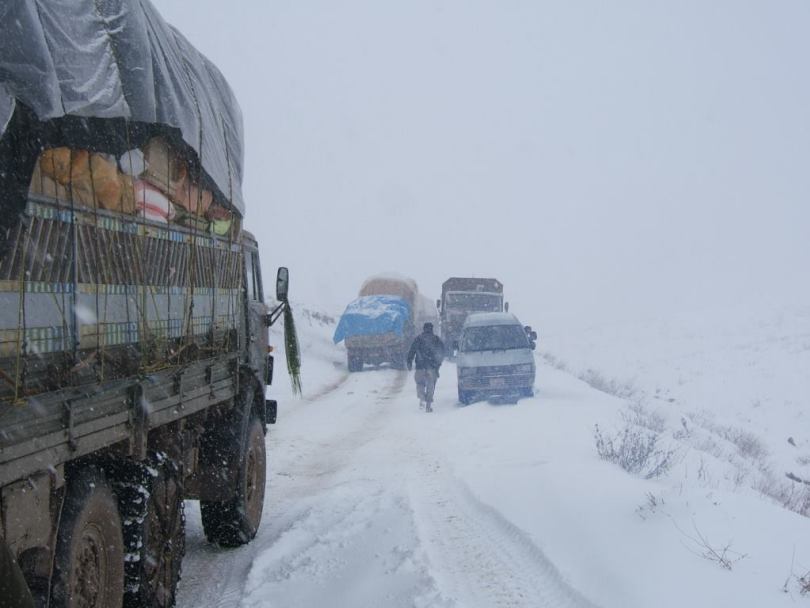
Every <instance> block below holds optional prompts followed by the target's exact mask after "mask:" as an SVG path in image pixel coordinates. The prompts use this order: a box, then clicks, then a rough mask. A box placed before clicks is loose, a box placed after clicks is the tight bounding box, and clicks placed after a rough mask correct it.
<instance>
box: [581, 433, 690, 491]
mask: <svg viewBox="0 0 810 608" xmlns="http://www.w3.org/2000/svg"><path fill="white" fill-rule="evenodd" d="M594 429H595V430H594V440H595V442H596V452H597V453H598V454H599V457H600V458H601V459H602V460H607V461H608V462H612V463H614V464H617V465H619V466H620V467H621V468H623V469H624V470H625V471H627V472H628V473H632V474H634V475H641V476H642V477H644V479H653V478H655V477H661V476H662V475H664V474H665V473H667V472H668V471H669V469H670V468H671V467H672V465H673V464H674V460H675V455H676V453H677V450H675V449H661V448H659V447H658V439H659V435H658V434H657V433H653V432H649V431H647V430H642V429H640V428H638V427H635V426H633V425H630V424H628V425H627V426H625V428H624V430H623V431H620V432H619V433H617V434H616V436H615V437H606V436H604V435H603V434H602V431H600V430H599V425H598V424H597V425H595V427H594Z"/></svg>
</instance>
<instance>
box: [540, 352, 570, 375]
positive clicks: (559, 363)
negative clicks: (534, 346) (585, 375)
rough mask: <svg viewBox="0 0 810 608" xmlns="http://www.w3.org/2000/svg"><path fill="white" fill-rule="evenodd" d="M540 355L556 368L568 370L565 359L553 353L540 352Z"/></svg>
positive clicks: (563, 370) (562, 370)
mask: <svg viewBox="0 0 810 608" xmlns="http://www.w3.org/2000/svg"><path fill="white" fill-rule="evenodd" d="M540 356H541V357H543V360H544V361H545V362H546V363H548V364H549V365H550V366H551V367H553V368H554V369H558V370H560V371H561V372H567V371H568V366H567V365H566V364H565V361H562V360H561V359H559V358H557V357H555V356H554V355H552V354H551V353H540Z"/></svg>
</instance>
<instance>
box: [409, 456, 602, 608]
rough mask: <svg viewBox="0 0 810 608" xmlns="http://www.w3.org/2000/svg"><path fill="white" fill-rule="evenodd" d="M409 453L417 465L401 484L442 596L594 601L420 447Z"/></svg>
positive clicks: (530, 605)
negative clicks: (405, 483)
mask: <svg viewBox="0 0 810 608" xmlns="http://www.w3.org/2000/svg"><path fill="white" fill-rule="evenodd" d="M413 457H414V458H416V459H417V460H419V461H420V462H421V470H422V472H423V473H422V474H421V475H420V476H419V477H417V478H416V479H415V480H414V481H412V483H411V489H410V491H409V495H410V497H411V501H412V505H411V506H412V509H413V510H414V520H415V521H416V522H417V527H418V528H419V536H420V539H421V541H422V549H423V551H424V552H425V553H426V555H427V561H428V562H429V563H430V564H431V574H432V576H433V578H434V579H435V580H436V583H437V586H438V588H439V589H440V590H441V591H442V593H443V594H444V595H445V596H447V597H451V598H453V599H455V600H456V601H458V602H459V605H461V606H482V607H486V608H535V607H543V608H596V604H594V603H592V602H591V601H590V600H588V599H587V598H585V597H584V596H583V595H582V594H581V593H579V592H578V591H577V590H576V589H574V588H573V587H571V586H570V585H569V584H568V583H567V582H566V581H565V579H564V578H563V576H562V575H561V574H560V572H559V571H558V570H557V568H556V567H555V566H554V564H553V563H552V562H551V560H549V559H548V557H546V555H545V554H544V553H543V551H542V550H541V549H540V548H539V547H538V546H537V545H536V544H535V543H534V541H533V540H532V539H531V537H530V536H529V535H528V534H526V533H525V532H524V531H523V530H521V529H520V528H518V527H517V526H516V525H514V524H513V523H512V522H510V521H509V520H507V519H506V518H505V517H504V516H503V515H502V514H501V513H500V512H498V511H497V510H496V509H494V508H492V507H490V506H489V505H486V504H484V503H483V502H481V501H480V500H479V499H478V498H477V497H476V496H475V495H474V494H473V493H472V491H471V490H470V489H469V488H468V487H467V485H466V484H464V483H463V482H462V481H460V480H458V479H457V478H455V477H453V476H452V475H451V474H450V473H448V472H445V471H444V469H443V466H442V465H441V464H437V463H436V462H435V461H430V462H429V461H428V458H427V454H426V453H425V452H421V453H414V454H413Z"/></svg>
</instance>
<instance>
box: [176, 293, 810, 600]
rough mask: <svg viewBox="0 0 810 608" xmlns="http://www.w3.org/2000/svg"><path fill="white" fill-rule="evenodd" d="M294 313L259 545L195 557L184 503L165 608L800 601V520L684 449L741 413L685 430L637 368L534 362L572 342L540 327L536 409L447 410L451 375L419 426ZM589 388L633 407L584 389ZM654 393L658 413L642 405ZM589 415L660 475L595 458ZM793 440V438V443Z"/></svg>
mask: <svg viewBox="0 0 810 608" xmlns="http://www.w3.org/2000/svg"><path fill="white" fill-rule="evenodd" d="M299 310H301V312H299V313H298V320H299V331H300V335H301V342H302V347H303V350H304V362H303V368H302V373H303V379H304V398H303V399H301V400H293V399H291V398H289V397H288V396H287V395H286V393H287V392H288V390H289V389H288V388H287V385H288V382H287V381H286V379H285V378H284V374H283V366H279V367H280V368H281V369H279V370H278V372H277V380H276V386H275V387H274V388H273V390H272V393H273V394H274V395H275V396H277V397H278V398H279V399H280V410H279V422H278V424H277V425H276V426H275V427H271V429H270V432H269V434H268V448H269V455H270V466H271V474H270V478H269V482H268V484H269V485H268V494H267V496H268V498H267V504H266V507H265V508H266V510H265V518H264V522H263V525H262V527H261V529H260V531H259V535H258V537H257V539H256V540H255V541H254V542H253V543H252V544H251V545H249V546H247V547H244V548H242V549H239V550H236V551H225V550H219V549H216V548H212V547H209V546H208V545H206V544H205V542H204V540H203V538H202V533H201V530H200V526H199V519H198V515H197V514H196V510H195V508H191V509H189V511H190V513H189V525H188V537H189V540H188V548H189V549H188V557H187V560H186V563H185V566H184V568H185V570H184V584H183V588H182V591H181V596H180V601H179V605H180V606H203V607H205V606H246V607H254V606H256V607H258V606H263V607H264V606H268V607H269V606H284V607H295V606H299V607H310V606H312V607H315V606H346V607H355V606H409V607H410V606H419V607H432V606H437V607H449V606H454V607H468V608H490V607H494V606H526V607H535V606H549V607H554V606H577V607H579V606H602V607H605V608H607V607H617V608H629V607H634V606H638V607H645V608H646V607H649V606H662V607H663V606H671V607H673V608H674V607H683V606H707V607H708V606H741V607H748V606H750V607H752V608H753V607H762V606H782V605H784V606H792V605H795V602H796V601H797V600H798V599H799V596H800V592H799V586H798V578H799V577H801V576H802V575H804V574H805V573H806V572H807V571H808V569H810V551H808V549H807V547H810V522H809V521H808V519H807V518H805V517H802V516H801V515H799V514H797V513H795V512H794V511H791V510H788V509H785V508H783V507H782V506H780V505H778V504H776V503H775V502H774V501H773V500H772V499H771V498H769V497H763V496H762V495H761V493H759V492H756V491H754V490H752V489H750V487H749V486H750V484H748V483H747V482H740V483H733V479H729V480H727V479H725V477H723V475H725V474H726V473H727V472H728V471H729V470H733V468H734V467H735V466H736V465H735V464H734V462H736V461H734V462H730V461H729V460H728V459H725V460H723V459H721V458H720V457H719V456H708V455H707V452H705V451H703V450H701V449H699V448H698V447H695V445H694V444H699V442H698V437H699V436H702V435H701V434H702V433H705V434H706V437H708V438H713V439H714V440H715V441H716V442H717V443H718V445H720V444H721V443H722V442H727V443H728V444H729V445H727V446H726V445H721V447H722V448H723V449H724V450H727V451H728V453H729V454H730V453H731V451H732V450H731V448H732V446H734V445H736V444H734V443H733V441H732V440H731V439H727V438H723V437H722V436H721V435H722V430H721V426H722V425H731V422H735V423H737V422H738V419H737V418H734V410H733V405H728V408H729V409H726V410H724V413H723V415H724V416H726V415H727V416H729V419H727V418H722V419H721V418H719V414H717V415H716V416H715V417H714V418H713V419H712V423H711V424H709V423H708V422H706V421H703V423H702V424H699V423H698V422H697V421H696V419H697V418H687V421H686V423H685V424H686V425H687V427H686V429H683V427H682V426H681V425H682V423H681V421H680V420H679V416H680V415H681V413H680V410H678V411H677V413H673V411H674V410H672V409H666V408H675V407H682V406H681V405H680V401H679V400H680V399H684V398H685V395H686V394H685V393H684V395H682V394H681V393H679V392H677V390H678V387H681V388H682V387H684V386H686V384H681V385H678V384H677V383H676V385H675V386H673V387H671V388H670V387H668V386H665V385H662V384H661V382H660V380H659V381H657V382H654V381H650V382H652V384H651V386H652V391H651V392H648V391H647V390H646V389H644V388H642V387H643V386H646V385H644V384H643V383H644V382H646V381H644V380H642V379H641V378H642V374H641V373H637V374H632V377H633V378H634V380H635V382H634V385H633V386H634V389H635V390H633V391H631V390H629V389H626V387H623V385H622V384H621V383H619V382H614V383H612V384H611V382H610V381H609V380H606V378H610V377H613V376H614V375H615V377H617V378H628V377H630V376H631V375H629V374H623V373H619V372H621V371H622V369H620V368H619V367H617V368H616V369H615V371H614V368H609V367H607V366H605V368H604V371H602V372H600V373H601V375H599V374H597V373H596V372H593V371H592V372H591V373H590V374H586V373H585V371H586V370H587V369H589V368H592V369H600V368H599V367H598V362H594V363H588V362H587V358H585V357H583V358H582V359H576V360H575V357H574V355H576V354H577V353H579V352H580V351H579V350H578V349H577V348H576V347H573V346H571V347H570V350H568V351H566V352H565V353H564V354H565V355H566V356H567V357H568V359H566V360H568V361H569V366H570V371H569V370H567V369H558V368H561V367H562V365H561V364H560V363H556V364H555V365H552V364H548V363H544V361H545V360H546V359H550V358H551V356H552V355H551V354H549V353H550V352H551V353H557V354H555V355H553V356H557V357H560V359H562V358H563V356H564V354H563V352H562V351H563V349H564V347H565V346H566V345H568V346H570V345H571V344H572V343H573V341H574V338H575V337H576V336H575V335H574V334H567V336H566V338H567V341H566V342H565V343H564V344H562V345H559V344H555V342H554V340H555V337H554V336H552V335H546V336H544V348H545V349H546V350H545V351H544V354H545V355H546V359H544V358H543V357H539V366H538V379H537V395H536V397H535V398H533V399H525V400H521V401H520V402H519V403H518V404H517V405H511V404H500V403H477V404H474V405H471V406H468V407H460V406H459V405H458V403H457V400H456V387H455V369H454V367H453V366H452V364H446V365H445V366H444V367H443V368H442V375H441V378H440V380H439V383H438V388H437V400H436V404H435V408H436V411H435V413H434V414H430V415H428V414H425V413H423V412H421V411H419V409H418V406H417V402H416V399H415V396H414V389H413V378H412V375H410V374H406V373H404V372H396V371H394V370H388V369H380V370H373V369H368V370H367V371H364V372H362V373H357V374H351V375H349V374H346V373H345V371H344V370H345V357H344V353H343V352H342V349H341V348H339V347H335V346H334V345H333V344H332V343H331V332H332V331H333V329H334V325H331V324H330V323H329V322H328V320H324V319H323V318H321V317H320V316H319V315H316V316H313V315H312V313H310V314H309V315H306V314H303V309H299ZM605 331H607V330H605ZM766 333H767V332H766ZM583 335H584V334H583ZM715 335H716V334H715ZM796 335H798V334H797V333H796V332H795V328H791V329H790V330H786V332H785V335H784V336H783V337H784V338H785V340H783V341H782V342H780V343H792V344H795V340H794V338H795V336H796ZM611 337H613V335H612V334H611ZM720 338H722V336H720V337H718V340H720ZM578 339H582V340H585V338H584V337H580V338H578ZM276 342H277V343H278V344H280V343H281V342H280V340H278V339H276ZM777 342H779V341H777ZM591 343H592V344H594V343H595V342H593V341H592V342H591ZM627 343H628V342H625V343H624V344H627ZM641 343H643V340H639V344H641ZM601 344H602V345H603V346H604V351H599V350H598V349H597V348H596V347H593V348H592V349H591V351H589V352H604V353H605V357H604V360H605V361H607V360H613V358H611V356H610V353H609V352H608V349H607V346H606V344H607V343H606V342H605V343H601ZM613 344H614V345H616V344H619V343H618V342H616V343H613ZM725 344H726V346H727V348H728V349H730V350H731V351H733V350H734V349H733V341H727V342H726V343H725ZM798 344H801V340H800V339H799V342H798ZM555 348H558V350H556V351H555ZM621 350H622V352H628V351H629V348H622V349H621ZM655 350H656V349H654V348H652V347H651V348H650V350H647V351H643V352H642V351H641V349H639V355H638V356H639V360H643V361H653V360H654V359H653V358H652V352H655ZM788 351H789V352H790V349H788ZM583 352H584V351H583ZM658 352H667V351H666V350H664V349H662V347H661V345H659V346H658ZM789 352H788V354H787V355H786V358H788V359H789V358H790V357H789ZM803 352H804V351H802V350H799V351H798V354H799V356H803V355H802V353H803ZM614 355H615V351H614ZM721 358H722V357H720V356H718V357H717V358H714V359H712V358H711V357H709V358H708V359H707V360H708V361H710V362H715V363H716V362H718V361H719V360H720V359H721ZM685 360H686V361H688V360H689V357H686V356H685ZM555 361H557V360H556V359H555ZM594 361H596V359H594ZM710 362H709V363H706V366H705V367H704V371H705V372H708V371H710V370H709V365H712V364H713V363H710ZM576 365H581V366H582V367H581V368H577V367H575V366H576ZM681 367H682V368H684V367H686V363H683V365H682V366H681ZM633 369H635V368H633ZM647 369H649V368H647ZM722 369H723V368H722V367H717V371H718V372H719V371H721V370H722ZM781 369H784V368H781ZM624 371H627V370H626V369H625V370H624ZM695 371H698V370H697V369H696V370H695ZM572 372H573V373H572ZM579 375H582V376H583V377H585V378H586V379H587V380H588V381H589V382H590V385H589V383H586V382H584V381H583V380H580V379H579V378H578V377H577V376H579ZM685 377H691V376H685ZM696 377H700V376H696ZM600 382H601V383H602V384H601V387H602V388H605V389H608V390H609V391H611V392H614V393H621V392H622V391H623V390H624V392H625V393H626V395H627V397H628V399H629V400H628V399H622V398H618V397H616V396H613V395H610V394H607V393H606V392H604V391H600V390H595V389H594V388H593V386H591V385H600ZM655 388H660V390H659V391H658V398H657V399H655V395H656V393H655ZM668 388H670V391H671V392H670V393H665V392H664V391H666V390H667V389H668ZM625 389H626V390H625ZM683 390H686V389H683ZM695 391H696V392H695V394H697V395H699V394H701V393H700V391H699V390H698V389H695ZM762 394H765V393H764V392H763V393H762ZM768 394H769V395H773V394H774V393H772V392H768ZM639 395H641V396H643V397H644V398H643V399H641V398H640V397H639ZM668 399H675V400H676V401H675V402H669V401H668ZM659 402H660V407H661V408H664V409H665V411H663V412H662V413H660V414H656V413H655V412H656V411H657V409H658V407H659V406H657V405H655V404H657V403H659ZM630 406H632V408H633V409H632V410H631V409H629V407H630ZM761 407H765V406H764V405H763V406H761ZM683 408H684V409H685V410H689V409H692V408H688V407H686V406H683ZM696 409H697V408H696ZM754 409H756V408H754ZM797 411H798V410H797ZM628 412H629V414H628ZM597 423H598V424H599V425H600V429H601V430H602V433H603V435H604V436H605V437H611V436H612V433H613V431H614V430H622V429H625V428H633V429H638V430H639V431H638V432H639V433H649V434H653V433H655V434H656V436H657V437H659V438H660V439H659V445H661V446H663V450H664V452H665V451H666V450H667V448H669V447H671V448H673V449H674V450H675V453H674V454H673V456H672V458H671V461H670V465H671V466H670V467H669V468H668V469H666V467H664V469H666V470H664V471H662V474H661V475H660V476H658V477H655V478H652V479H644V472H645V471H649V470H650V469H649V467H647V468H644V467H642V469H641V473H637V474H629V473H628V472H626V471H625V470H623V469H622V468H621V467H620V466H617V465H615V464H613V463H610V462H606V461H605V460H602V459H600V457H599V455H598V453H597V450H596V447H595V441H594V425H595V424H597ZM712 425H716V426H712ZM679 427H680V429H679ZM707 428H708V430H707ZM735 428H736V427H735ZM780 428H782V427H780ZM653 429H657V430H653ZM679 430H682V431H683V433H682V434H679V433H678V431H679ZM634 436H635V435H634ZM643 436H644V435H642V437H643ZM715 436H717V437H720V438H719V439H717V438H715ZM729 437H732V439H733V438H734V437H737V435H729ZM770 437H771V434H769V433H763V432H760V433H758V434H757V438H760V439H761V442H762V444H763V445H764V446H765V447H766V449H767V452H766V455H765V456H762V458H765V459H771V458H773V457H774V456H773V455H774V454H775V451H774V452H771V450H770V445H771V444H770V443H769V441H770ZM721 440H722V441H721ZM774 441H775V440H774ZM794 441H795V442H796V443H797V445H799V446H802V445H806V444H801V443H800V442H801V441H804V439H803V438H802V437H801V436H800V433H798V432H795V433H794ZM789 445H790V444H789ZM704 447H705V446H704ZM791 447H792V446H791ZM795 449H796V450H801V449H802V448H801V447H796V448H795ZM724 453H725V452H724ZM655 458H656V456H655V455H653V456H651V459H653V460H654V459H655ZM738 458H739V459H740V461H741V462H742V463H745V462H748V461H747V460H746V458H747V456H744V455H739V456H738ZM710 460H711V462H710ZM767 461H768V462H770V460H767ZM780 462H781V461H780ZM774 466H776V465H774ZM756 467H757V464H756V463H754V462H753V461H752V464H751V467H750V468H752V469H756ZM796 470H797V471H798V470H799V469H796ZM751 475H752V478H753V475H754V474H753V473H751ZM763 475H764V474H763ZM713 551H714V552H715V553H714V554H713V553H712V552H713ZM791 572H792V573H793V574H792V575H791Z"/></svg>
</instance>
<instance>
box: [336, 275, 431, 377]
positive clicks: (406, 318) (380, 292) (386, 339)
mask: <svg viewBox="0 0 810 608" xmlns="http://www.w3.org/2000/svg"><path fill="white" fill-rule="evenodd" d="M428 321H429V322H432V323H438V316H437V315H436V313H435V312H434V311H433V307H432V305H431V303H430V300H429V299H428V298H426V297H425V296H423V295H422V294H420V293H419V288H418V286H417V284H416V281H414V280H413V279H409V278H405V277H389V276H378V277H371V278H370V279H367V280H366V281H365V282H364V283H363V285H362V286H361V287H360V291H359V294H358V298H357V299H355V300H353V301H352V302H351V303H350V304H349V305H348V306H347V307H346V310H345V312H344V313H343V315H342V316H341V318H340V321H339V323H338V326H337V328H336V330H335V335H334V341H335V343H339V342H341V341H345V344H346V363H347V366H348V368H349V371H350V372H359V371H362V369H363V366H364V365H365V364H369V365H380V364H383V363H388V364H389V365H391V367H393V368H395V369H405V358H406V355H407V353H408V348H410V345H411V342H412V341H413V339H414V337H415V336H416V333H417V332H418V331H419V328H421V326H422V324H423V323H425V322H428Z"/></svg>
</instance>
